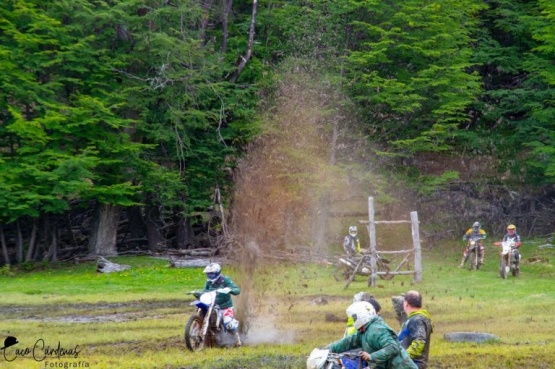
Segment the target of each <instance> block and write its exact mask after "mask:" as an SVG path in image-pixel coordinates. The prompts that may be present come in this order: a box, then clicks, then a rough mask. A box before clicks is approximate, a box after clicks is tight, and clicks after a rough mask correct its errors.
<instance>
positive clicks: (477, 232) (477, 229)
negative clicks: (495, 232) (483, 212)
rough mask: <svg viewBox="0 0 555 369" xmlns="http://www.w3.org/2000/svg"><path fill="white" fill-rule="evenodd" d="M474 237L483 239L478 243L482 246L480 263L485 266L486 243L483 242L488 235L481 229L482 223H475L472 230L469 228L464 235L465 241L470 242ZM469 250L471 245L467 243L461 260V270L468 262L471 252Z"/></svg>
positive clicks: (479, 252)
mask: <svg viewBox="0 0 555 369" xmlns="http://www.w3.org/2000/svg"><path fill="white" fill-rule="evenodd" d="M474 237H481V239H480V240H479V241H478V242H479V245H480V248H479V251H478V254H479V255H478V256H479V257H480V261H479V263H480V265H483V264H484V243H483V242H482V241H483V240H485V239H486V237H487V233H486V231H484V230H483V229H482V228H481V225H480V222H474V224H473V225H472V228H469V229H468V230H467V231H466V233H465V234H464V236H463V240H464V241H468V240H471V239H473V238H474ZM469 249H470V243H467V245H466V247H465V249H464V251H463V257H462V260H461V264H460V265H459V268H464V264H465V263H466V261H467V260H468V252H469V251H470V250H469Z"/></svg>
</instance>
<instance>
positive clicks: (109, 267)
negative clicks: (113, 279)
mask: <svg viewBox="0 0 555 369" xmlns="http://www.w3.org/2000/svg"><path fill="white" fill-rule="evenodd" d="M129 268H131V265H123V264H116V263H112V262H111V261H109V260H108V259H106V258H104V257H102V256H99V257H98V261H97V262H96V271H97V272H99V273H112V272H121V271H124V270H127V269H129Z"/></svg>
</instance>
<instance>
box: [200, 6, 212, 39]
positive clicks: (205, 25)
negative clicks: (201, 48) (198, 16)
mask: <svg viewBox="0 0 555 369" xmlns="http://www.w3.org/2000/svg"><path fill="white" fill-rule="evenodd" d="M213 3H214V0H204V1H202V9H203V10H204V14H203V17H202V21H201V22H200V34H199V37H200V39H201V41H202V44H203V45H204V44H206V29H207V28H208V22H209V20H210V10H211V8H212V4H213Z"/></svg>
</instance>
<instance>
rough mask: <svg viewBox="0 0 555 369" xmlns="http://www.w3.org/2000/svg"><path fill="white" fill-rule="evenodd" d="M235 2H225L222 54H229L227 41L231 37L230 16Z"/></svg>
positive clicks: (224, 0)
mask: <svg viewBox="0 0 555 369" xmlns="http://www.w3.org/2000/svg"><path fill="white" fill-rule="evenodd" d="M232 4H233V0H223V7H224V9H223V16H222V29H223V30H222V32H223V34H222V49H221V52H222V54H225V53H226V52H227V39H228V37H229V14H230V13H231V6H232Z"/></svg>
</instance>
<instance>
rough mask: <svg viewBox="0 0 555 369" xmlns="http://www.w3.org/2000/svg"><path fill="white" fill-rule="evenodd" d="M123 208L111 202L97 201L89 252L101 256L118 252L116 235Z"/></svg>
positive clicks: (113, 254)
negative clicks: (102, 202)
mask: <svg viewBox="0 0 555 369" xmlns="http://www.w3.org/2000/svg"><path fill="white" fill-rule="evenodd" d="M120 212H121V208H120V207H119V206H115V205H111V204H101V203H97V204H96V208H95V214H94V219H93V225H92V229H91V237H90V239H89V253H90V254H92V255H100V256H115V255H117V254H118V252H117V247H116V236H117V234H118V223H119V217H120Z"/></svg>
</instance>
